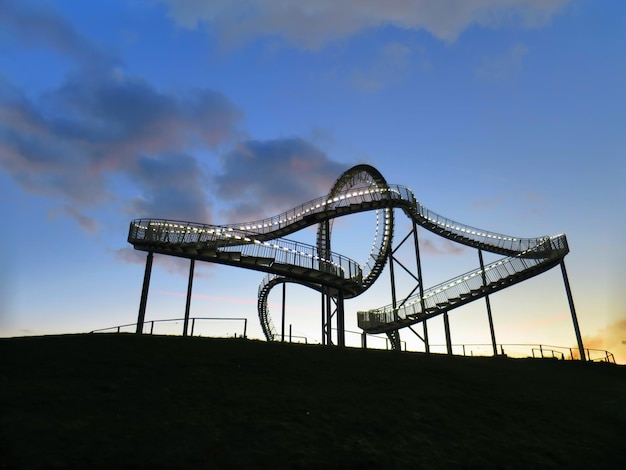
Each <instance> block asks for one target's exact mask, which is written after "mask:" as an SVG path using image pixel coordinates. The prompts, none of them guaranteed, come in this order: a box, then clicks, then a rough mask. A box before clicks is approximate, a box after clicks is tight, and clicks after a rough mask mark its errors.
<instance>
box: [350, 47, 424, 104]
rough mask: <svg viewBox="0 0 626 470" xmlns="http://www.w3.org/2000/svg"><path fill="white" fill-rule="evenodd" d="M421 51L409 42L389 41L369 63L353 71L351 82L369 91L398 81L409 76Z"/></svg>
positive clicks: (357, 87)
mask: <svg viewBox="0 0 626 470" xmlns="http://www.w3.org/2000/svg"><path fill="white" fill-rule="evenodd" d="M419 52H420V51H418V50H416V49H415V48H413V47H411V46H409V45H407V44H403V43H399V42H390V43H387V44H385V45H383V46H381V47H380V48H379V49H378V50H377V51H376V52H375V54H374V58H373V59H372V61H371V62H370V63H369V64H366V65H365V66H364V67H361V68H358V69H356V70H354V71H353V72H352V74H351V78H350V82H351V84H352V85H353V86H354V87H355V88H356V89H357V90H360V91H368V92H369V91H378V90H380V89H381V88H385V87H387V86H390V85H393V84H395V83H398V82H400V81H402V80H404V79H406V77H408V75H409V73H410V70H411V65H412V63H413V62H414V59H415V56H416V55H417V54H418V53H419Z"/></svg>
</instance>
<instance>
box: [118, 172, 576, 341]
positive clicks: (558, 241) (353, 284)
mask: <svg viewBox="0 0 626 470" xmlns="http://www.w3.org/2000/svg"><path fill="white" fill-rule="evenodd" d="M394 209H400V210H402V211H403V212H404V213H405V214H406V215H407V217H409V218H410V219H411V220H412V221H413V222H415V223H416V224H417V225H419V226H421V227H423V228H425V229H427V230H429V231H431V232H433V233H435V234H437V235H439V236H441V237H444V238H446V239H448V240H451V241H453V242H455V243H460V244H463V245H466V246H469V247H472V248H475V249H478V250H482V251H487V252H492V253H496V254H500V255H503V258H501V259H499V260H498V261H496V262H493V263H491V264H488V265H486V266H484V269H483V268H481V269H477V270H473V271H470V272H468V273H464V274H461V275H460V276H457V277H455V278H454V279H451V280H449V281H446V282H444V283H442V284H439V285H436V286H433V287H431V288H429V289H427V290H424V291H423V294H422V295H420V294H416V295H413V296H411V297H409V298H407V299H405V300H404V301H403V302H402V303H401V304H400V305H396V306H393V305H388V306H385V307H381V308H377V309H373V310H369V311H363V312H358V313H357V316H358V324H359V327H360V328H362V329H363V330H364V331H365V332H367V333H387V334H393V332H396V331H397V330H398V329H400V328H404V327H407V326H410V325H413V324H415V323H418V322H421V321H424V320H426V319H428V318H431V317H433V316H436V315H439V314H442V313H444V312H447V311H449V310H452V309H454V308H457V307H460V306H461V305H465V304H467V303H469V302H472V301H474V300H476V299H478V298H482V297H485V296H487V295H489V294H491V293H493V292H497V291H499V290H501V289H504V288H506V287H509V286H511V285H514V284H517V283H519V282H521V281H523V280H526V279H529V278H531V277H534V276H536V275H538V274H540V273H543V272H545V271H547V270H549V269H551V268H552V267H554V266H556V265H558V264H559V263H560V262H561V260H562V259H563V258H564V257H565V255H566V254H567V253H568V252H569V248H568V245H567V239H566V237H565V235H563V234H561V235H556V236H542V237H536V238H519V237H512V236H508V235H502V234H499V233H495V232H491V231H487V230H481V229H477V228H474V227H471V226H468V225H465V224H461V223H458V222H455V221H453V220H450V219H448V218H446V217H443V216H441V215H439V214H437V213H435V212H432V211H430V210H428V209H427V208H426V207H424V206H423V205H422V204H420V203H419V201H418V200H417V199H416V198H415V195H414V194H413V192H412V191H411V190H410V189H409V188H407V187H406V186H401V185H390V184H387V182H386V181H385V179H384V178H383V177H382V175H381V174H380V173H379V172H378V170H376V169H375V168H373V167H371V166H368V165H357V166H355V167H353V168H351V169H349V170H347V171H346V172H345V173H344V174H343V175H341V176H340V177H339V179H338V180H337V181H336V183H335V184H334V186H333V188H332V189H331V192H330V193H329V194H328V195H326V196H323V197H320V198H317V199H314V200H312V201H309V202H306V203H304V204H302V205H300V206H297V207H295V208H293V209H291V210H289V211H286V212H284V213H282V214H279V215H276V216H274V217H270V218H266V219H261V220H257V221H254V222H248V223H243V224H242V223H240V224H228V225H206V224H197V223H191V222H180V221H171V220H163V219H138V220H134V221H132V222H131V224H130V230H129V235H128V241H129V243H131V244H133V246H134V247H135V248H136V249H139V250H143V251H148V252H155V253H162V254H166V255H171V256H178V257H183V258H190V259H196V260H201V261H208V262H214V263H220V264H226V265H232V266H238V267H243V268H248V269H253V270H257V271H262V272H266V273H268V275H267V276H266V277H265V278H264V279H263V281H262V283H261V285H260V287H259V297H258V299H259V300H258V311H259V319H260V322H261V326H262V328H263V332H264V334H265V336H266V338H267V339H268V340H272V339H274V338H275V336H276V332H275V329H274V327H273V325H272V322H271V319H270V316H269V310H268V307H267V299H268V296H269V292H270V291H271V289H272V287H274V286H276V285H278V284H281V283H285V282H294V283H299V284H302V285H305V286H308V287H310V288H312V289H316V290H319V291H325V292H326V293H327V294H328V295H331V296H336V295H337V294H338V293H339V292H341V293H342V295H343V296H344V297H345V298H351V297H355V296H358V295H360V294H362V293H363V292H365V291H366V290H367V289H368V288H369V287H370V286H372V285H373V284H374V282H375V281H376V279H377V278H378V276H379V275H380V273H381V272H382V270H383V269H384V267H385V263H386V262H387V259H388V258H389V256H390V252H391V245H392V238H393V225H394V213H393V210H394ZM365 211H377V224H376V225H377V226H376V233H375V238H374V243H373V245H372V250H371V252H370V255H369V257H368V260H367V261H366V262H365V263H364V266H361V265H360V264H359V263H357V262H356V261H354V260H351V259H349V258H347V257H345V256H342V255H340V254H337V253H334V252H333V251H331V249H330V248H331V246H330V239H331V231H332V221H333V220H334V219H335V218H337V217H342V216H346V215H350V214H355V213H360V212H365ZM313 225H318V232H317V240H316V245H308V244H305V243H301V242H296V241H292V240H289V239H286V238H285V237H286V236H288V235H290V234H292V233H294V232H297V231H299V230H301V229H303V228H306V227H310V226H313Z"/></svg>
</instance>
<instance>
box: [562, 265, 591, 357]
mask: <svg viewBox="0 0 626 470" xmlns="http://www.w3.org/2000/svg"><path fill="white" fill-rule="evenodd" d="M561 272H562V273H563V282H564V283H565V293H566V294H567V302H568V303H569V310H570V312H571V314H572V321H573V322H574V331H575V332H576V341H578V351H579V352H580V360H581V361H586V360H587V356H586V354H585V347H584V346H583V339H582V337H581V336H580V328H579V327H578V318H577V317H576V309H575V308H574V299H573V298H572V290H571V289H570V286H569V279H568V277H567V271H566V270H565V261H564V260H561Z"/></svg>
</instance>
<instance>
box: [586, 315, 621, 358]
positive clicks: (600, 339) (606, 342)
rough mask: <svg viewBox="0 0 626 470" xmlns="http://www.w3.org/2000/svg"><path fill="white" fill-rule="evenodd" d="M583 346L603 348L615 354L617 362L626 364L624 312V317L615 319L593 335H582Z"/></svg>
mask: <svg viewBox="0 0 626 470" xmlns="http://www.w3.org/2000/svg"><path fill="white" fill-rule="evenodd" d="M583 344H584V346H585V348H589V349H604V350H607V351H609V352H611V353H613V354H614V355H615V360H616V362H618V363H619V364H626V312H625V317H624V318H622V319H620V320H617V321H615V322H613V323H611V324H609V325H607V326H606V327H605V328H602V329H600V330H598V331H597V332H596V333H595V334H594V335H585V336H584V337H583Z"/></svg>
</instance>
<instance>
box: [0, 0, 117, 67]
mask: <svg viewBox="0 0 626 470" xmlns="http://www.w3.org/2000/svg"><path fill="white" fill-rule="evenodd" d="M0 27H1V28H2V30H4V31H6V32H8V33H9V34H10V35H11V36H12V37H13V38H14V39H15V40H16V42H19V43H20V44H21V45H22V46H29V47H45V48H47V49H52V50H54V51H56V52H58V53H61V54H62V55H64V56H68V57H71V58H73V59H74V60H76V61H77V62H80V63H82V64H91V63H100V64H102V63H108V64H109V65H113V64H115V63H117V60H116V58H115V57H114V56H113V55H112V54H110V53H109V52H108V51H106V50H105V49H103V48H101V47H99V46H97V45H96V44H94V43H93V42H91V41H90V40H89V39H88V38H86V37H84V36H82V35H80V34H79V33H78V32H77V31H76V30H75V29H74V28H73V27H72V26H71V25H70V24H69V23H67V22H66V21H64V20H63V19H62V18H61V17H60V16H59V15H58V14H57V13H56V12H55V11H54V10H53V9H51V8H50V7H49V6H47V5H45V4H41V2H39V3H37V5H36V6H35V5H28V3H26V2H23V1H20V2H18V1H13V0H2V1H0Z"/></svg>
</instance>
